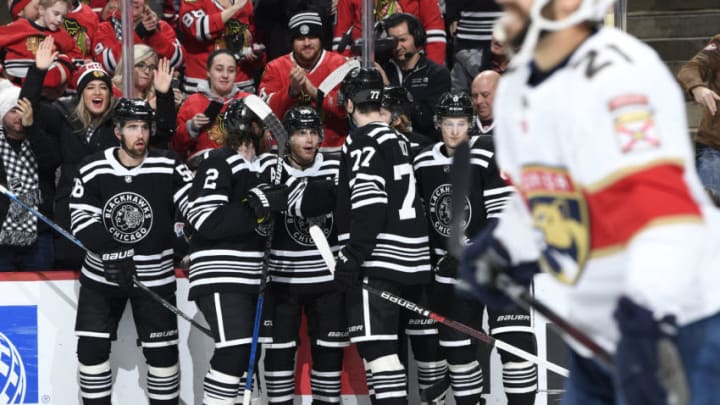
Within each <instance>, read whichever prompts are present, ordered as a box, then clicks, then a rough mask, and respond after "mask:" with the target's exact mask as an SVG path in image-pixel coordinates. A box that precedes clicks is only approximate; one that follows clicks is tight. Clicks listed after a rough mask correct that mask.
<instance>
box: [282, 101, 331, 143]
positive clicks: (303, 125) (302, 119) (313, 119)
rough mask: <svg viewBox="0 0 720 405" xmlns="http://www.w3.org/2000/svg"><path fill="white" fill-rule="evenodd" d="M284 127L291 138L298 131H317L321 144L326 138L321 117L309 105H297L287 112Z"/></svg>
mask: <svg viewBox="0 0 720 405" xmlns="http://www.w3.org/2000/svg"><path fill="white" fill-rule="evenodd" d="M283 126H284V127H285V129H286V130H287V132H288V134H289V135H290V136H291V137H292V134H293V132H295V131H297V130H298V129H315V130H317V131H318V134H320V141H321V142H322V139H323V136H324V134H323V126H322V122H320V115H319V114H318V113H317V111H316V110H315V109H314V108H312V107H310V106H307V105H297V106H293V107H291V108H290V109H289V110H287V112H286V113H285V117H283Z"/></svg>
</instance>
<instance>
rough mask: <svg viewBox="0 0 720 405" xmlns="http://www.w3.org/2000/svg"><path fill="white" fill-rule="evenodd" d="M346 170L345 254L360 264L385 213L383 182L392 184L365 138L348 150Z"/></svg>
mask: <svg viewBox="0 0 720 405" xmlns="http://www.w3.org/2000/svg"><path fill="white" fill-rule="evenodd" d="M347 155H348V158H349V165H348V168H349V170H350V175H349V179H348V180H349V183H350V230H351V231H350V239H349V240H348V241H347V243H346V245H345V248H344V250H345V252H346V253H348V252H349V253H351V254H352V255H353V256H354V258H355V259H356V260H357V261H358V263H362V262H364V261H365V259H366V258H367V257H368V256H369V255H370V253H371V252H372V250H373V249H374V248H375V243H376V240H377V235H378V234H379V233H380V232H382V230H383V228H384V225H385V221H386V215H387V211H388V195H387V192H386V183H385V182H386V181H393V180H392V179H393V177H392V176H389V177H388V176H386V173H391V172H392V170H390V169H388V167H387V166H388V165H389V162H387V161H386V159H385V158H384V156H383V155H382V151H381V150H380V147H379V145H378V144H377V142H375V140H373V139H371V138H369V137H358V138H355V139H353V143H352V144H351V145H350V146H349V147H348V153H347Z"/></svg>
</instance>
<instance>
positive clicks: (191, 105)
mask: <svg viewBox="0 0 720 405" xmlns="http://www.w3.org/2000/svg"><path fill="white" fill-rule="evenodd" d="M206 69H207V71H208V74H207V79H206V80H207V83H208V84H206V85H203V86H201V87H200V88H201V90H202V91H200V92H198V93H195V94H191V95H190V96H188V98H187V99H186V100H185V102H184V103H183V105H182V106H181V107H180V111H178V114H177V121H176V127H177V130H176V133H175V136H174V137H173V139H172V148H173V149H175V151H176V152H177V153H178V154H179V155H180V157H182V158H183V159H190V158H191V157H193V155H195V154H197V153H201V152H203V151H206V150H208V149H215V148H218V147H221V146H223V145H224V144H225V131H223V130H222V128H221V127H220V125H221V120H220V119H219V118H220V117H221V116H222V112H223V111H225V109H226V108H227V106H228V104H229V103H230V102H231V101H232V100H235V99H238V98H243V97H245V96H247V95H248V94H249V93H246V92H244V91H240V90H239V89H238V88H237V87H235V85H234V83H235V77H236V75H237V64H236V63H235V57H234V56H233V54H232V52H231V51H230V50H228V49H224V48H223V49H218V50H216V51H213V52H212V53H211V54H210V56H209V57H208V61H207V68H206Z"/></svg>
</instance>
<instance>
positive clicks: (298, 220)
mask: <svg viewBox="0 0 720 405" xmlns="http://www.w3.org/2000/svg"><path fill="white" fill-rule="evenodd" d="M313 225H317V226H319V227H320V229H322V230H323V234H325V237H326V238H327V237H328V236H330V230H331V229H332V227H333V215H332V214H327V215H323V216H319V217H312V218H303V217H296V216H292V215H287V214H285V230H286V231H287V233H288V235H290V238H292V240H294V241H295V242H296V243H297V244H299V245H302V246H315V242H313V240H312V237H311V236H310V227H311V226H313Z"/></svg>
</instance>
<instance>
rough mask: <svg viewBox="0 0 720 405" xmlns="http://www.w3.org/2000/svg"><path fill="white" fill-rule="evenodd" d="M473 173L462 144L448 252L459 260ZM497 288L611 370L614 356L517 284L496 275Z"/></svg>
mask: <svg viewBox="0 0 720 405" xmlns="http://www.w3.org/2000/svg"><path fill="white" fill-rule="evenodd" d="M470 173H471V170H470V146H469V144H468V143H467V142H463V143H462V144H460V145H459V146H458V148H457V149H456V150H455V155H454V156H453V161H452V165H451V166H450V180H451V186H452V202H451V205H452V206H451V211H450V212H451V213H452V218H451V228H450V238H448V251H449V252H451V254H452V255H453V256H454V257H455V258H457V259H460V258H461V257H462V252H463V249H464V243H463V241H462V238H463V236H464V230H463V228H462V225H463V224H462V217H461V216H462V214H463V211H464V210H465V197H466V196H467V193H468V190H469V187H470V177H471V176H470ZM461 284H462V283H461ZM495 284H496V285H495V287H496V288H498V289H499V290H501V291H502V292H503V293H505V295H507V296H508V297H510V298H511V299H512V300H513V301H515V303H516V304H518V305H519V306H520V307H521V308H523V309H525V310H526V311H528V312H530V309H534V310H535V311H537V312H538V313H539V314H541V315H542V316H544V317H545V318H546V319H547V320H549V321H550V325H551V327H553V328H554V329H555V330H556V331H557V332H559V333H560V334H561V335H568V336H570V337H572V338H573V339H574V340H576V341H577V342H578V343H580V344H582V345H583V346H585V347H586V348H588V349H589V350H590V351H591V352H592V353H593V355H594V356H595V358H597V359H598V360H599V361H600V362H602V363H603V364H604V365H605V366H607V367H609V368H612V364H613V361H612V356H611V355H610V354H609V353H608V352H607V351H606V350H605V349H603V348H602V347H601V346H600V345H598V344H597V343H595V341H593V340H592V338H590V337H589V336H588V335H586V334H585V333H583V332H582V331H580V330H579V329H577V328H576V327H574V326H573V325H571V324H570V323H569V322H568V321H567V320H565V319H564V318H563V317H561V316H560V315H559V314H558V313H557V312H555V311H553V310H552V309H551V308H550V307H548V306H547V305H545V304H544V303H542V302H541V301H539V300H538V299H537V298H535V297H533V296H532V294H530V292H529V291H528V290H527V288H525V287H523V286H521V285H519V284H518V283H516V282H515V280H513V279H512V278H511V277H510V276H508V275H507V274H506V273H504V272H502V271H501V272H498V274H497V275H496V279H495Z"/></svg>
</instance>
